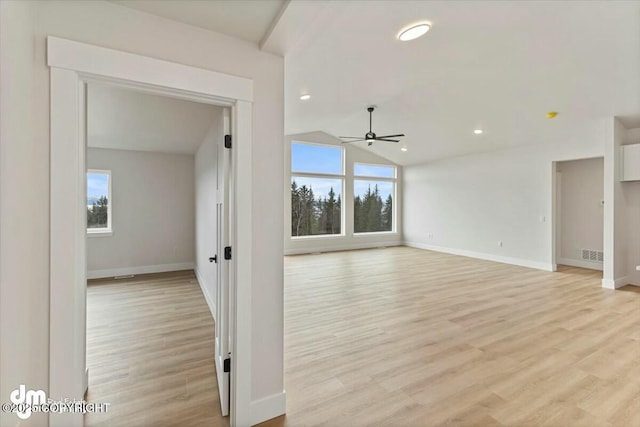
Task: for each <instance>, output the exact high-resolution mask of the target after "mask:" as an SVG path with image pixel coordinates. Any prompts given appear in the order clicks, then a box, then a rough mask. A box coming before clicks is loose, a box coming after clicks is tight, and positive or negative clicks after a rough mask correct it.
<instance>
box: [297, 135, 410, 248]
mask: <svg viewBox="0 0 640 427" xmlns="http://www.w3.org/2000/svg"><path fill="white" fill-rule="evenodd" d="M292 141H298V142H313V143H320V144H327V145H335V146H343V147H345V156H346V161H345V167H346V180H347V181H349V180H350V178H353V164H354V163H357V162H361V163H372V164H379V165H392V166H395V167H396V168H397V171H398V172H397V183H396V197H395V200H394V201H393V202H394V204H395V205H396V211H395V213H394V214H395V218H396V219H395V221H396V229H395V230H394V231H393V232H384V233H375V234H354V232H353V188H352V187H351V186H350V185H346V188H345V192H344V194H343V196H342V200H343V203H342V206H343V209H344V210H345V219H346V224H345V230H344V235H343V236H314V237H303V238H293V237H291V174H290V171H291V142H292ZM284 162H285V168H286V169H287V171H288V172H287V173H286V174H285V180H284V248H285V254H287V255H292V254H301V253H312V252H324V251H338V250H349V249H362V248H375V247H380V246H397V245H400V244H402V167H401V166H399V165H397V164H395V163H393V162H391V161H390V160H387V159H385V158H382V157H380V156H377V155H375V154H373V153H371V152H369V151H366V150H362V149H360V148H358V147H356V146H354V145H353V144H342V142H341V141H340V140H338V139H336V138H334V137H332V136H331V135H329V134H327V133H325V132H309V133H302V134H295V135H287V136H286V138H285V159H284Z"/></svg>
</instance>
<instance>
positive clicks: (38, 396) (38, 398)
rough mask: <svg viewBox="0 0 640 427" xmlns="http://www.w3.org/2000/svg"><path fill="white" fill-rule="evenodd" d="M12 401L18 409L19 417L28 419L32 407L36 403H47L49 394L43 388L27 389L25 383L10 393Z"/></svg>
mask: <svg viewBox="0 0 640 427" xmlns="http://www.w3.org/2000/svg"><path fill="white" fill-rule="evenodd" d="M9 398H10V399H11V403H14V404H15V405H16V408H17V409H18V410H17V411H16V415H17V416H18V418H20V419H23V420H26V419H27V418H29V417H30V416H31V408H32V407H33V406H34V405H44V404H45V403H47V394H46V393H45V392H44V391H42V390H27V389H26V386H25V385H24V384H20V386H19V387H18V388H17V389H15V390H13V391H12V392H11V394H10V395H9Z"/></svg>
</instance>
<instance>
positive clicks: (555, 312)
mask: <svg viewBox="0 0 640 427" xmlns="http://www.w3.org/2000/svg"><path fill="white" fill-rule="evenodd" d="M600 280H601V273H600V272H597V271H591V270H584V269H579V268H572V267H563V268H562V269H561V271H560V272H557V273H550V272H544V271H539V270H533V269H528V268H522V267H517V266H509V265H504V264H498V263H493V262H488V261H481V260H475V259H471V258H464V257H458V256H453V255H447V254H439V253H435V252H429V251H423V250H417V249H412V248H406V247H398V248H389V249H374V250H366V251H351V252H338V253H328V254H321V255H303V256H292V257H286V259H285V371H286V374H285V386H286V390H287V415H286V416H285V417H280V418H277V419H274V420H272V421H269V422H267V423H264V424H263V426H269V427H277V426H295V427H303V426H327V427H329V426H335V427H338V426H349V427H351V426H402V427H411V426H440V425H457V426H558V427H565V426H598V427H600V426H602V427H604V426H635V427H637V426H640V293H639V291H640V288H634V287H625V288H622V289H620V290H617V291H611V290H605V289H602V288H601V287H600Z"/></svg>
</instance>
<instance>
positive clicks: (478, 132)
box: [473, 129, 482, 135]
mask: <svg viewBox="0 0 640 427" xmlns="http://www.w3.org/2000/svg"><path fill="white" fill-rule="evenodd" d="M473 133H475V134H476V135H480V134H481V133H482V129H476V130H474V131H473Z"/></svg>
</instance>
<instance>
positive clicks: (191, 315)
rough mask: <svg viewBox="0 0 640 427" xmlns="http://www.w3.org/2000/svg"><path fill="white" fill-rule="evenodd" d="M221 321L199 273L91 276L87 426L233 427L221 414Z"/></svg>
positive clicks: (88, 305) (88, 308)
mask: <svg viewBox="0 0 640 427" xmlns="http://www.w3.org/2000/svg"><path fill="white" fill-rule="evenodd" d="M214 336H215V330H214V323H213V319H212V317H211V314H210V312H209V309H208V307H207V304H206V302H205V299H204V296H203V295H202V292H201V290H200V287H199V285H198V282H197V281H196V278H195V276H194V274H193V272H192V271H183V272H176V273H161V274H148V275H142V276H136V277H135V278H132V279H121V280H112V279H110V280H91V281H89V286H88V288H87V366H88V368H89V390H88V393H87V400H88V401H89V402H109V403H111V405H110V407H109V411H108V412H107V413H106V414H86V415H85V425H86V426H96V427H97V426H101V427H102V426H104V427H106V426H109V427H111V426H113V427H120V426H123V427H134V426H158V427H160V426H208V427H218V426H228V418H223V417H222V416H221V414H220V403H219V400H218V389H217V384H216V376H215V365H214Z"/></svg>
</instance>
